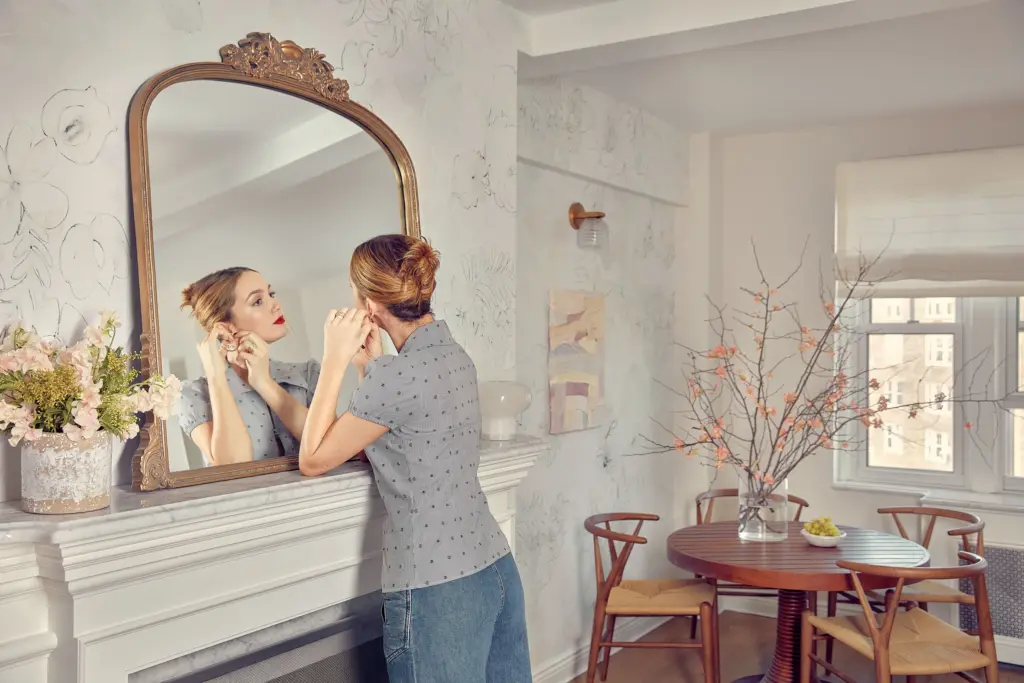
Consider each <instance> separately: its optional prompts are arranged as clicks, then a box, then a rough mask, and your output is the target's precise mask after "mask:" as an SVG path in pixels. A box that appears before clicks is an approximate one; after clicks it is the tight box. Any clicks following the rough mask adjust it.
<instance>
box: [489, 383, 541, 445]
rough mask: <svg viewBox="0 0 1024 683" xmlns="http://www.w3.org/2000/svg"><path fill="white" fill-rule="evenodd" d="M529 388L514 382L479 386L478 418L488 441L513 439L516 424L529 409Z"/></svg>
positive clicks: (530, 396)
mask: <svg viewBox="0 0 1024 683" xmlns="http://www.w3.org/2000/svg"><path fill="white" fill-rule="evenodd" d="M532 399H533V395H532V393H531V392H530V388H529V387H527V386H525V385H522V384H518V383H516V382H484V383H483V384H481V385H480V417H481V420H482V422H483V425H482V427H483V437H484V438H485V439H487V440H488V441H509V440H511V439H513V438H515V435H516V423H517V422H518V420H519V416H520V415H522V413H523V411H524V410H526V409H527V408H529V407H530V401H531V400H532Z"/></svg>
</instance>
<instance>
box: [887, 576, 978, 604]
mask: <svg viewBox="0 0 1024 683" xmlns="http://www.w3.org/2000/svg"><path fill="white" fill-rule="evenodd" d="M868 594H869V595H870V596H871V598H872V599H873V600H878V601H879V602H883V601H884V600H885V593H884V592H882V591H869V593H868ZM924 597H928V598H931V599H930V600H922V599H921V598H924ZM900 600H916V601H918V602H962V603H964V604H974V596H973V595H969V594H967V593H964V592H963V591H961V590H958V589H957V588H955V587H954V586H950V585H949V584H947V583H943V582H942V581H921V582H920V583H913V584H910V585H909V586H904V587H903V592H902V593H901V594H900Z"/></svg>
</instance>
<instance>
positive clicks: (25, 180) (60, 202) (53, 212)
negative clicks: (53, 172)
mask: <svg viewBox="0 0 1024 683" xmlns="http://www.w3.org/2000/svg"><path fill="white" fill-rule="evenodd" d="M32 138H33V135H32V130H31V128H29V126H28V125H27V124H18V125H16V126H15V127H14V128H12V129H11V132H10V134H9V135H8V136H7V145H6V146H5V147H2V148H0V244H10V242H11V241H12V240H13V239H14V238H15V237H16V236H17V235H18V232H19V228H21V227H22V225H24V224H25V223H26V222H27V221H31V224H32V225H33V226H34V227H37V228H40V229H42V230H52V229H54V228H56V227H58V226H59V225H60V224H61V223H63V222H64V219H65V218H67V215H68V198H67V195H65V194H64V193H63V192H62V191H61V190H60V189H59V188H57V187H54V186H53V185H50V184H49V183H46V182H43V179H44V178H46V176H47V175H48V174H49V173H50V169H52V168H53V164H54V162H55V161H56V159H57V144H56V143H55V142H54V141H53V140H52V139H50V138H44V139H42V140H40V141H38V142H36V143H33V142H32Z"/></svg>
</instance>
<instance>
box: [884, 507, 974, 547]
mask: <svg viewBox="0 0 1024 683" xmlns="http://www.w3.org/2000/svg"><path fill="white" fill-rule="evenodd" d="M878 514H880V515H892V519H893V521H894V522H895V523H896V528H897V529H899V531H900V536H902V537H903V538H906V539H908V540H912V539H910V535H909V534H908V533H907V529H906V527H904V526H903V521H902V520H901V519H900V515H918V516H920V517H926V518H927V520H928V526H927V527H926V528H925V532H924V537H923V538H922V539H921V540H920V544H921V545H923V546H924V547H925V548H927V547H929V546H930V545H931V542H932V533H933V532H934V531H935V523H936V522H937V521H939V520H940V519H952V520H956V521H959V522H965V524H964V525H963V526H958V527H956V528H954V529H950V530H949V531H948V532H947V533H948V534H949V535H950V536H959V537H960V544H961V545H962V546H963V549H964V550H966V551H967V552H969V553H975V554H977V555H980V556H981V557H985V521H984V520H982V518H981V517H978V516H977V515H974V514H971V513H970V512H964V511H963V510H953V509H951V508H938V507H887V508H878Z"/></svg>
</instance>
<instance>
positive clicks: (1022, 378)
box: [1017, 332, 1024, 391]
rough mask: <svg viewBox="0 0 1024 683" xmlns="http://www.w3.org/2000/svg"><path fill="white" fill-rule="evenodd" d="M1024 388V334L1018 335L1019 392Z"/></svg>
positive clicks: (1019, 333)
mask: <svg viewBox="0 0 1024 683" xmlns="http://www.w3.org/2000/svg"><path fill="white" fill-rule="evenodd" d="M1022 388H1024V332H1018V333H1017V391H1020V390H1021V389H1022Z"/></svg>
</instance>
